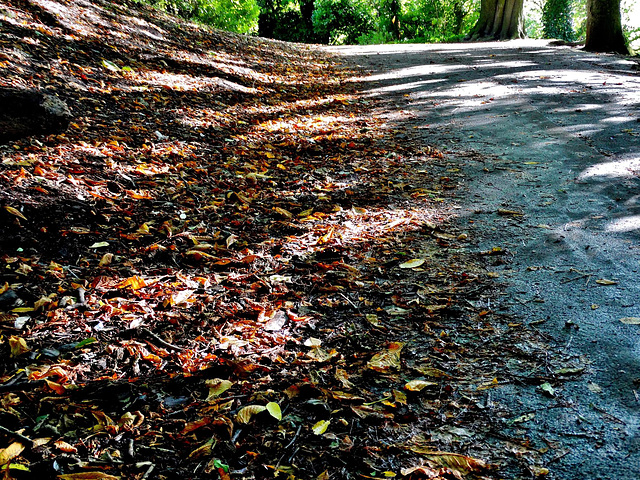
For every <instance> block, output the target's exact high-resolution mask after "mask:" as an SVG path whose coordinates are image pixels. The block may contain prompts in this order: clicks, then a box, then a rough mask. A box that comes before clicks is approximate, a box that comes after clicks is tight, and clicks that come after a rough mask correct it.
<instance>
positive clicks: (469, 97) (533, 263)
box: [331, 40, 640, 480]
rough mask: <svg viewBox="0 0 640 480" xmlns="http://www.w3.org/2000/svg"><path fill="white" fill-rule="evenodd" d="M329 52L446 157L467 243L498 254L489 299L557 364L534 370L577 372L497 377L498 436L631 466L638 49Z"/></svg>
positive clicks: (606, 464)
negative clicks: (544, 383) (456, 179)
mask: <svg viewBox="0 0 640 480" xmlns="http://www.w3.org/2000/svg"><path fill="white" fill-rule="evenodd" d="M331 51H333V52H334V53H335V52H337V53H339V54H340V55H343V56H344V57H345V58H346V59H348V61H349V62H355V63H357V64H359V65H361V66H363V67H365V68H366V69H368V70H369V71H371V75H370V76H366V77H362V78H359V79H358V81H359V82H361V85H362V92H363V95H367V96H374V97H380V98H382V99H384V100H385V102H386V104H387V117H388V119H389V121H391V122H398V123H399V124H402V125H405V126H408V127H410V128H411V129H412V131H413V132H414V133H415V134H417V135H420V136H421V138H423V139H424V142H425V143H427V144H431V145H434V146H437V147H439V148H441V149H444V150H445V151H446V152H447V158H448V159H449V160H454V161H455V163H456V165H457V166H458V168H459V169H460V171H461V172H462V177H461V180H460V182H461V184H462V187H461V188H462V191H463V192H464V194H461V195H459V198H458V199H457V205H455V207H456V209H457V213H458V215H457V222H459V224H460V225H461V226H462V227H463V228H465V229H466V230H468V232H469V238H470V243H469V249H471V250H477V251H479V252H480V251H483V250H486V249H492V248H494V247H499V248H501V249H503V251H504V252H506V255H505V256H504V258H506V259H507V261H504V260H501V261H497V262H496V263H495V265H493V266H490V268H491V269H492V275H494V276H496V277H497V280H496V281H498V282H502V283H503V284H504V294H503V296H502V297H501V298H499V299H493V303H492V304H489V300H488V301H487V302H488V305H487V307H489V308H491V309H492V310H494V311H499V312H506V313H509V314H511V315H513V316H514V318H515V319H516V320H515V321H520V322H524V323H526V324H529V325H530V326H531V327H532V328H536V329H538V330H540V332H541V334H542V335H544V337H545V338H546V339H547V340H548V342H549V344H550V345H552V346H553V348H554V349H555V351H559V352H561V356H560V361H561V366H562V367H565V368H566V369H567V370H566V371H565V372H564V373H556V372H555V370H557V367H558V365H557V362H556V364H555V365H553V366H551V365H550V366H549V372H547V373H548V374H550V375H551V376H556V377H557V378H559V379H560V378H564V379H566V378H569V377H571V375H572V374H573V372H575V379H574V380H572V381H558V382H556V383H555V384H553V383H552V389H553V391H552V392H543V391H541V389H540V387H539V386H536V385H531V386H515V385H510V386H505V387H504V388H500V389H496V390H495V392H493V396H492V397H491V398H490V402H494V403H495V402H503V403H505V404H507V405H508V406H509V408H511V409H513V411H514V412H516V415H517V414H522V415H526V417H524V418H525V420H522V418H521V419H520V420H519V421H518V422H517V423H515V424H513V425H512V426H511V427H509V428H510V429H511V431H510V432H507V433H509V434H510V435H524V436H525V437H528V438H530V439H531V440H532V446H533V447H535V448H536V449H538V453H541V455H542V458H543V459H544V465H543V467H544V468H548V470H549V473H548V474H546V478H550V479H562V480H572V479H576V480H577V479H581V480H582V479H592V480H595V479H618V480H625V479H629V480H631V479H634V480H635V479H637V478H640V368H639V367H640V325H638V324H637V323H640V64H639V63H638V61H636V60H634V59H631V58H628V57H622V56H617V55H608V54H600V55H596V54H591V53H587V52H584V51H582V50H580V49H578V48H572V47H568V46H553V45H551V44H550V43H549V42H548V41H539V40H537V41H533V40H522V41H512V42H496V43H469V44H442V45H384V46H367V47H334V48H331ZM520 213H521V214H522V215H519V214H520ZM520 347H521V348H522V349H523V350H525V351H526V349H527V346H526V345H522V346H520ZM513 368H514V370H517V368H518V367H517V365H514V366H513ZM552 369H554V370H553V371H552ZM535 473H536V471H533V473H532V477H533V476H534V475H535ZM537 473H545V472H544V471H540V470H538V471H537Z"/></svg>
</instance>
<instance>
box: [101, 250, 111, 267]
mask: <svg viewBox="0 0 640 480" xmlns="http://www.w3.org/2000/svg"><path fill="white" fill-rule="evenodd" d="M112 261H113V253H105V254H104V255H103V256H102V258H101V259H100V263H99V264H98V266H100V267H106V266H107V265H111V262H112Z"/></svg>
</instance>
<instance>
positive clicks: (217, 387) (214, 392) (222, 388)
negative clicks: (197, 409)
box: [205, 378, 233, 402]
mask: <svg viewBox="0 0 640 480" xmlns="http://www.w3.org/2000/svg"><path fill="white" fill-rule="evenodd" d="M205 385H206V386H207V387H208V388H209V395H207V399H206V401H207V402H211V401H213V400H214V399H215V398H216V397H219V396H220V395H222V394H223V393H224V392H226V391H227V390H229V389H230V388H231V386H232V385H233V382H231V381H229V380H223V379H221V378H213V379H211V380H207V381H206V382H205Z"/></svg>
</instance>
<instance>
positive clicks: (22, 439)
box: [0, 425, 33, 448]
mask: <svg viewBox="0 0 640 480" xmlns="http://www.w3.org/2000/svg"><path fill="white" fill-rule="evenodd" d="M0 432H2V433H5V434H7V435H9V436H10V437H13V438H15V439H16V440H19V441H20V443H23V444H24V445H25V446H27V447H29V448H31V447H33V440H31V439H30V438H29V437H25V436H24V435H22V434H21V433H18V432H14V431H13V430H9V429H8V428H6V427H3V426H2V425H0Z"/></svg>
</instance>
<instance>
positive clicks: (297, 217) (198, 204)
mask: <svg viewBox="0 0 640 480" xmlns="http://www.w3.org/2000/svg"><path fill="white" fill-rule="evenodd" d="M132 8H133V10H131V9H132ZM139 8H141V7H136V6H135V5H134V4H130V3H127V2H118V4H117V5H116V4H113V3H109V2H105V1H100V0H96V1H94V2H89V1H67V0H60V1H44V0H29V1H26V0H16V1H10V2H6V1H5V2H2V3H0V62H1V65H0V68H2V75H1V76H0V85H2V86H11V87H19V88H38V89H44V90H47V91H48V92H50V93H52V94H55V95H57V96H58V97H59V98H60V99H62V100H64V101H65V102H66V103H67V104H68V105H69V107H70V109H71V110H72V112H73V114H74V120H73V121H72V123H71V128H70V129H69V130H68V131H67V132H66V133H65V134H63V135H55V136H40V137H31V138H26V139H23V140H19V141H15V142H10V143H7V144H5V145H2V146H0V155H1V164H0V182H1V183H0V202H1V207H2V208H0V248H1V251H2V255H1V256H0V262H1V265H2V270H1V273H0V311H2V313H1V314H0V328H1V336H0V402H1V404H2V410H1V411H0V425H1V427H2V428H0V442H1V443H0V466H2V468H3V469H4V471H5V472H6V473H7V476H11V477H14V478H56V477H58V478H66V479H73V478H87V477H89V478H114V477H115V478H118V477H121V478H212V477H213V478H215V477H216V476H217V477H220V478H223V479H226V478H234V479H242V478H247V479H249V478H257V479H262V478H272V477H276V476H278V477H280V478H283V477H287V478H318V479H325V478H390V477H392V476H394V475H395V476H397V477H405V478H443V479H451V478H461V477H467V478H478V477H485V478H500V477H505V476H507V477H515V476H520V477H531V476H534V475H538V474H544V473H545V470H544V469H545V468H546V467H545V465H544V458H543V454H544V453H545V452H544V451H541V450H540V448H539V447H538V446H532V445H531V444H530V442H529V440H528V439H527V438H526V437H525V435H524V434H523V433H521V432H519V431H515V432H513V431H506V430H505V428H506V427H507V426H509V425H519V424H522V423H523V422H524V421H525V420H526V417H522V416H521V415H520V412H519V411H517V412H514V411H512V410H509V408H507V407H508V405H507V404H506V403H497V402H495V401H494V400H495V398H496V395H499V394H500V392H501V391H504V388H505V385H509V384H532V385H541V384H544V383H549V384H550V385H551V384H553V386H554V388H558V389H559V388H561V386H562V385H563V384H565V383H566V382H567V381H569V380H570V378H571V377H572V374H573V371H571V370H562V367H564V366H567V365H570V366H573V368H579V367H580V366H582V365H583V363H584V362H583V361H582V360H581V359H577V358H576V359H570V361H560V360H561V358H560V357H559V356H558V355H556V354H554V353H553V352H552V351H551V350H550V349H549V347H548V345H547V343H546V342H545V341H544V337H543V336H542V335H541V334H540V333H538V332H537V331H536V329H535V328H534V326H530V325H527V324H522V323H514V322H513V321H512V320H511V319H510V317H509V316H507V315H504V314H503V313H502V312H500V311H497V310H496V309H495V308H494V306H493V305H494V300H493V299H494V298H495V296H496V295H498V292H499V290H498V289H497V288H496V285H499V283H496V282H495V280H494V279H493V278H492V276H495V272H494V270H495V268H494V266H493V264H494V263H503V262H504V259H505V257H506V256H507V255H506V254H508V252H507V251H506V250H505V249H499V248H493V247H492V248H487V249H485V250H479V249H478V248H476V247H477V245H475V244H472V245H473V249H470V248H469V238H471V239H473V238H474V234H473V232H471V236H470V237H469V234H468V233H467V232H466V230H467V228H466V225H465V228H464V229H463V228H460V227H456V226H455V225H454V224H452V223H451V222H450V221H449V220H450V219H451V218H452V216H453V214H454V213H456V212H458V213H460V211H462V210H461V209H460V208H458V205H457V203H459V199H461V198H463V197H464V196H465V195H467V193H466V191H465V190H464V188H465V185H464V183H463V177H462V172H461V170H460V168H459V165H458V164H459V162H458V160H457V159H456V158H447V157H445V156H444V155H443V154H442V153H441V151H440V150H439V149H438V148H436V147H437V145H434V146H429V145H428V144H427V143H425V141H424V138H423V137H422V136H421V135H417V133H420V132H419V131H417V130H414V129H413V128H411V125H409V126H408V128H407V125H400V124H398V123H397V122H396V121H395V119H393V118H390V119H385V118H382V117H381V116H380V112H381V111H382V109H384V108H386V107H385V105H384V102H383V101H381V100H377V99H372V98H368V97H367V96H361V95H360V94H359V93H358V90H359V89H361V86H362V84H361V83H359V82H354V81H353V80H351V79H353V78H354V77H356V76H357V75H360V72H357V71H355V70H354V69H353V68H352V67H344V66H341V65H340V63H339V62H338V61H337V60H338V59H336V58H333V57H331V56H328V55H326V53H324V52H314V51H313V50H312V49H311V48H303V47H296V46H292V45H287V44H283V43H279V42H268V41H263V40H258V39H248V38H244V37H240V36H234V35H223V34H221V33H219V32H211V31H206V30H204V29H201V28H198V27H196V26H194V25H188V24H185V23H181V22H178V21H176V20H175V19H172V18H170V17H166V16H162V15H158V14H157V13H154V12H153V11H151V10H144V9H143V10H139ZM434 138H436V137H434ZM439 139H440V138H438V140H439ZM486 259H491V261H488V260H486ZM486 265H489V267H490V270H489V271H488V270H487V267H486ZM516 407H517V406H516ZM83 475H84V476H83Z"/></svg>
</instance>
